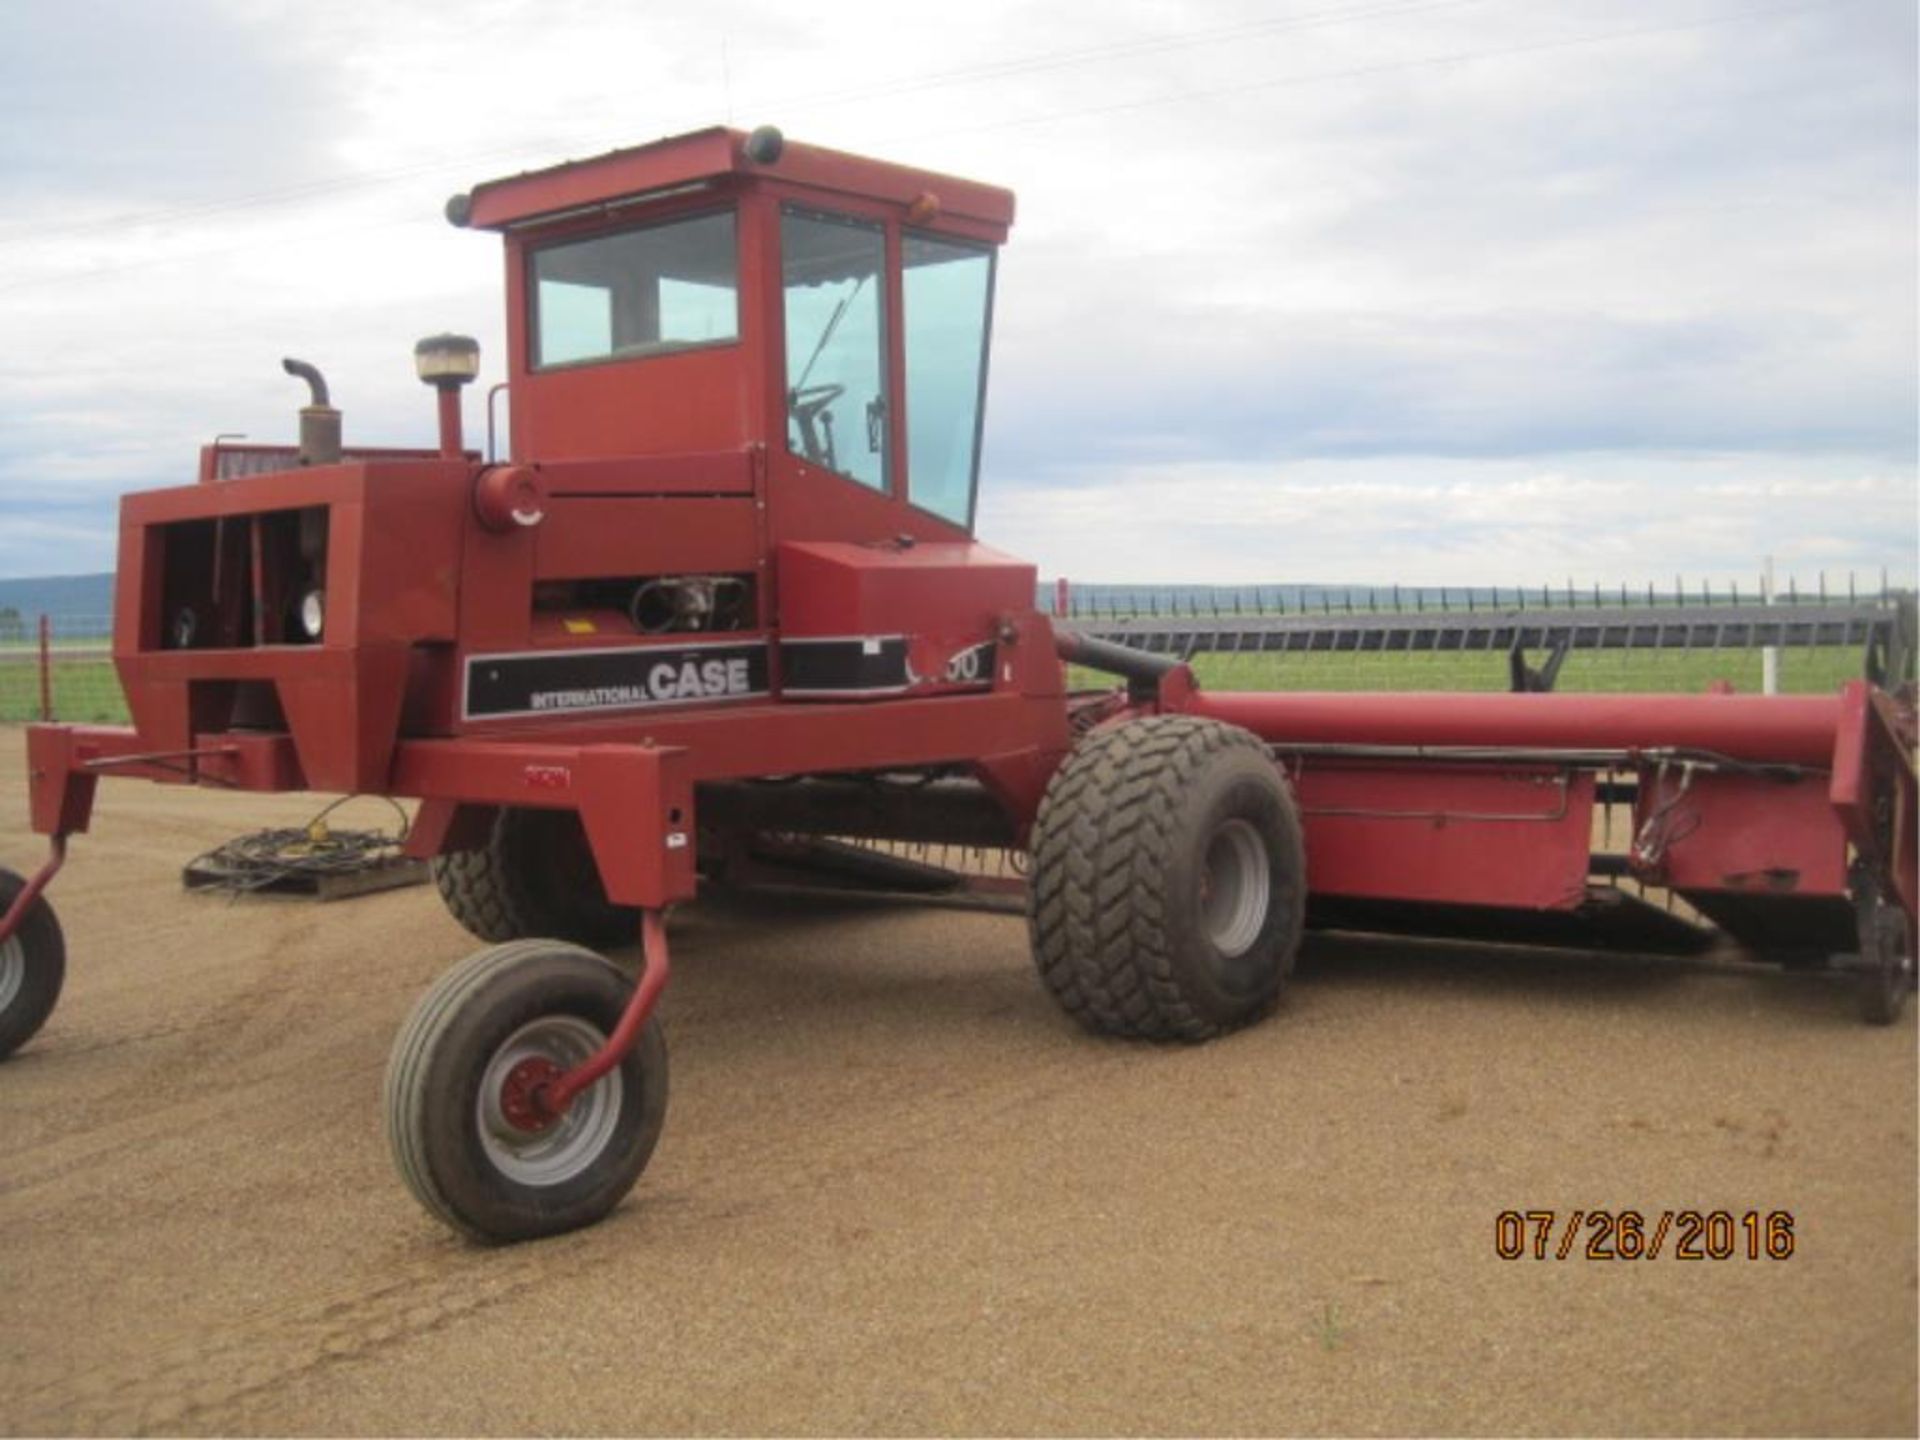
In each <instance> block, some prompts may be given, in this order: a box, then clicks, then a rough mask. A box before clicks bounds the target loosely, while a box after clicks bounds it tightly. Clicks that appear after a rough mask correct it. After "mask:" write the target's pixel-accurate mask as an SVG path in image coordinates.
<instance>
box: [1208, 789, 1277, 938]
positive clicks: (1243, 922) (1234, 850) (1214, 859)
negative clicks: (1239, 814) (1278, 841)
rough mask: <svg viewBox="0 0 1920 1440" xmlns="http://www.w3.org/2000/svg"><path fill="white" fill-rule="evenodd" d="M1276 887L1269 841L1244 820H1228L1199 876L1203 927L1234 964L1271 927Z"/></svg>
mask: <svg viewBox="0 0 1920 1440" xmlns="http://www.w3.org/2000/svg"><path fill="white" fill-rule="evenodd" d="M1272 888H1273V875H1272V867H1271V865H1270V864H1269V862H1268V860H1267V842H1266V840H1265V839H1264V838H1262V836H1261V834H1260V832H1259V831H1258V830H1256V829H1254V828H1253V826H1251V825H1249V824H1248V823H1247V822H1246V821H1245V820H1229V821H1227V823H1226V824H1224V825H1222V826H1221V827H1220V828H1219V829H1218V830H1216V831H1214V833H1213V838H1212V839H1211V840H1209V841H1208V842H1207V857H1206V864H1205V866H1204V867H1203V869H1202V871H1201V876H1200V923H1201V925H1202V926H1203V928H1204V929H1205V930H1206V932H1207V939H1208V940H1209V941H1211V942H1212V944H1213V947H1214V949H1216V950H1218V951H1219V952H1220V954H1221V955H1222V956H1224V957H1225V958H1227V959H1229V960H1231V959H1233V958H1234V957H1235V956H1238V955H1244V954H1245V953H1246V952H1247V951H1248V950H1250V949H1252V948H1253V943H1254V941H1256V940H1258V939H1259V938H1260V932H1261V931H1262V930H1264V929H1265V928H1266V925H1267V902H1268V900H1269V898H1270V894H1271V891H1272Z"/></svg>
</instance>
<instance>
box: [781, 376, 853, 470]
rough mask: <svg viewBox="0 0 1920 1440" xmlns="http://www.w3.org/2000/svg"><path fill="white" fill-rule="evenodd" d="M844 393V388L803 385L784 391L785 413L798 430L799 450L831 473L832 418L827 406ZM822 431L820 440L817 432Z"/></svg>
mask: <svg viewBox="0 0 1920 1440" xmlns="http://www.w3.org/2000/svg"><path fill="white" fill-rule="evenodd" d="M846 393H847V387H846V386H844V385H806V386H802V387H801V388H799V389H797V390H789V391H788V392H787V410H788V411H789V412H790V413H791V414H792V416H793V421H794V424H796V425H797V426H799V427H800V448H801V449H802V450H803V451H804V452H805V454H806V457H807V459H809V460H811V461H812V462H813V463H814V464H816V465H824V466H826V468H827V469H829V470H832V469H834V468H836V467H835V465H834V454H833V416H832V415H831V414H829V413H827V411H828V407H829V406H830V405H832V404H833V402H834V401H836V400H838V399H839V398H840V397H841V396H842V395H844V394H846ZM822 430H824V431H825V432H826V433H825V436H824V438H823V437H822V435H821V431H822Z"/></svg>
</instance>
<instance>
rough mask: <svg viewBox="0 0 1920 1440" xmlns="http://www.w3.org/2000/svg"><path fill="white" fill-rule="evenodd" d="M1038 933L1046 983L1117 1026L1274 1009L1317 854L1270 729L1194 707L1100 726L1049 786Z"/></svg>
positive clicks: (1225, 1021)
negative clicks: (1188, 712) (1267, 739)
mask: <svg viewBox="0 0 1920 1440" xmlns="http://www.w3.org/2000/svg"><path fill="white" fill-rule="evenodd" d="M1029 893H1030V899H1029V902H1028V903H1029V910H1028V933H1029V936H1030V938H1031V941H1032V946H1033V958H1034V963H1035V964H1036V965H1038V966H1039V969H1040V978H1041V980H1042V981H1043V982H1044V983H1045V984H1046V987H1047V989H1048V990H1050V991H1051V992H1052V993H1053V996H1054V998H1055V999H1056V1000H1058V1001H1059V1002H1060V1005H1061V1008H1062V1009H1064V1010H1066V1011H1067V1013H1068V1014H1070V1015H1072V1016H1073V1017H1074V1018H1075V1019H1076V1020H1078V1021H1079V1022H1080V1023H1081V1024H1082V1025H1084V1026H1086V1027H1087V1028H1088V1029H1089V1030H1093V1031H1096V1032H1099V1033H1102V1034H1108V1035H1127V1036H1138V1037H1142V1038H1146V1039H1178V1040H1205V1039H1207V1038H1208V1037H1210V1036H1213V1035H1218V1034H1220V1033H1222V1032H1223V1031H1227V1030H1231V1029H1234V1028H1235V1027H1237V1026H1240V1025H1245V1024H1247V1023H1249V1022H1250V1021H1253V1020H1256V1019H1258V1018H1259V1017H1260V1016H1262V1015H1264V1014H1265V1013H1266V1012H1267V1011H1268V1010H1270V1009H1272V1008H1273V1005H1274V1003H1275V1002H1276V1001H1277V1000H1278V999H1279V996H1280V990H1281V987H1282V986H1283V985H1284V984H1285V983H1286V979H1287V976H1288V975H1289V974H1290V973H1291V972H1292V969H1293V958H1294V954H1295V952H1296V950H1298V948H1299V944H1300V934H1301V930H1302V927H1303V922H1304V919H1305V905H1306V852H1305V849H1304V846H1303V842H1302V840H1301V834H1300V819H1299V816H1298V814H1297V812H1296V811H1295V809H1294V804H1293V797H1292V794H1291V793H1290V792H1289V791H1288V789H1287V784H1286V781H1285V780H1284V779H1283V778H1282V777H1281V774H1280V771H1279V769H1278V767H1277V766H1275V764H1274V763H1273V759H1272V757H1271V756H1270V755H1268V753H1267V750H1266V747H1265V746H1264V745H1263V744H1261V742H1260V741H1259V739H1258V738H1256V737H1255V736H1253V735H1251V734H1249V733H1248V732H1247V731H1245V730H1241V729H1239V728H1237V727H1235V726H1231V725H1222V724H1220V723H1218V722H1217V721H1212V720H1198V719H1194V718H1192V717H1190V716H1184V715H1161V716H1150V717H1147V718H1144V719H1140V720H1132V721H1129V722H1127V723H1126V724H1123V725H1118V726H1115V727H1114V728H1112V729H1111V730H1104V731H1096V732H1095V733H1094V734H1092V735H1090V736H1088V737H1087V738H1086V739H1085V740H1083V741H1082V742H1081V743H1080V745H1079V746H1078V747H1076V748H1075V750H1074V752H1073V754H1071V755H1070V756H1068V757H1067V761H1066V763H1065V764H1064V765H1062V766H1061V767H1060V769H1059V771H1058V772H1057V773H1056V774H1055V775H1054V777H1053V780H1052V782H1051V783H1050V784H1049V785H1048V786H1047V794H1046V798H1045V800H1044V801H1043V802H1042V803H1041V806H1040V816H1039V821H1038V823H1037V824H1036V826H1035V829H1034V839H1033V884H1032V886H1031V889H1030V892H1029Z"/></svg>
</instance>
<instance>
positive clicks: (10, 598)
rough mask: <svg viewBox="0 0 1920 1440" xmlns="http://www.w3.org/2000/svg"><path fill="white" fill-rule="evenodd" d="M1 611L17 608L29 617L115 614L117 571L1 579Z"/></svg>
mask: <svg viewBox="0 0 1920 1440" xmlns="http://www.w3.org/2000/svg"><path fill="white" fill-rule="evenodd" d="M0 610H17V611H19V612H20V614H21V616H22V617H23V618H26V619H28V620H31V619H32V618H33V617H35V616H37V615H51V616H53V617H54V618H55V619H56V620H59V619H66V618H76V619H87V620H99V619H105V618H106V617H107V616H109V615H111V614H112V613H113V572H112V571H106V572H104V573H102V574H99V575H37V576H34V577H32V578H30V579H25V580H0Z"/></svg>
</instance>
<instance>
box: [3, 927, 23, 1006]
mask: <svg viewBox="0 0 1920 1440" xmlns="http://www.w3.org/2000/svg"><path fill="white" fill-rule="evenodd" d="M26 983H27V951H26V947H25V946H23V945H22V944H21V943H20V937H19V936H18V935H13V936H10V937H8V939H7V942H6V944H4V945H0V1014H4V1013H5V1012H6V1009H7V1007H8V1006H9V1005H11V1004H13V1002H14V999H15V997H17V996H18V995H19V994H20V987H21V986H23V985H25V984H26Z"/></svg>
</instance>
